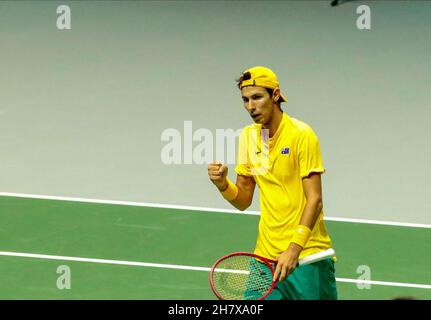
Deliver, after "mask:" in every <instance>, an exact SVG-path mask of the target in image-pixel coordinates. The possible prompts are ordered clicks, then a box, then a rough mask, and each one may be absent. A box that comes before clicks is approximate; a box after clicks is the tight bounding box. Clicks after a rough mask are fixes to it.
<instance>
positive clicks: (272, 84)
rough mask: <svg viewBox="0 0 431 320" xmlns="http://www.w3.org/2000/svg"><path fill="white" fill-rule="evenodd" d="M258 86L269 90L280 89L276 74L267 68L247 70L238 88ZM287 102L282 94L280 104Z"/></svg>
mask: <svg viewBox="0 0 431 320" xmlns="http://www.w3.org/2000/svg"><path fill="white" fill-rule="evenodd" d="M246 86H258V87H264V88H269V89H277V88H279V84H278V79H277V76H276V74H275V73H274V72H273V71H272V70H271V69H268V68H266V67H261V66H256V67H252V68H250V69H247V70H245V71H244V72H243V73H242V75H241V78H239V83H238V87H239V88H240V89H242V88H244V87H246ZM283 101H287V99H286V97H285V96H283V95H282V94H281V92H280V102H283Z"/></svg>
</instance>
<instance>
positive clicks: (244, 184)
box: [208, 162, 256, 211]
mask: <svg viewBox="0 0 431 320" xmlns="http://www.w3.org/2000/svg"><path fill="white" fill-rule="evenodd" d="M227 173H228V168H227V166H226V165H223V164H221V163H219V162H213V163H211V164H209V165H208V176H209V178H210V180H211V182H212V183H213V184H214V185H215V186H216V187H217V188H218V190H219V191H220V192H221V193H222V195H223V196H224V197H225V198H226V200H228V201H229V202H230V203H231V204H232V205H233V206H234V207H235V208H237V209H238V210H241V211H244V210H245V209H247V208H248V207H249V206H250V205H251V203H252V200H253V194H254V189H255V186H256V182H255V181H254V178H253V177H252V176H250V177H249V176H243V175H237V176H236V183H235V185H233V183H232V182H230V181H229V180H228V179H227ZM234 189H236V190H234Z"/></svg>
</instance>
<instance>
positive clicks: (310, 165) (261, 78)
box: [208, 66, 337, 300]
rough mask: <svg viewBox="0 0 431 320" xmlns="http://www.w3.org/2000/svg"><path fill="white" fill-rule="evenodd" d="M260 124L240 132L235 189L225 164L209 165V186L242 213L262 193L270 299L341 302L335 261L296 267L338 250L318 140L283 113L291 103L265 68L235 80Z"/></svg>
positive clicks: (261, 247) (262, 247)
mask: <svg viewBox="0 0 431 320" xmlns="http://www.w3.org/2000/svg"><path fill="white" fill-rule="evenodd" d="M237 82H238V87H239V89H240V90H241V96H242V100H243V103H244V107H245V109H246V111H247V112H248V113H249V115H250V116H251V118H252V119H253V120H254V124H252V125H249V126H246V127H245V128H244V129H243V131H242V132H241V135H240V139H239V145H238V159H237V162H238V163H237V166H236V169H235V171H236V173H237V177H236V183H233V182H232V181H231V180H229V178H228V167H227V166H226V165H224V164H222V163H220V162H213V163H211V164H210V165H209V166H208V175H209V178H210V180H211V181H212V182H213V183H214V185H215V186H216V187H217V188H218V190H219V191H220V193H221V195H222V196H223V197H224V198H225V199H226V200H227V201H229V202H230V203H231V204H232V205H233V206H234V207H236V208H237V209H239V210H245V209H247V208H248V207H249V206H250V205H251V203H252V200H253V194H254V189H255V186H256V184H257V185H258V187H259V195H260V209H261V216H260V220H259V231H258V237H257V241H256V247H255V251H254V253H255V254H257V255H260V256H263V257H266V258H268V259H273V260H277V265H276V269H275V275H274V280H278V283H277V285H276V287H275V289H274V290H273V291H272V292H271V293H270V295H268V297H267V298H266V299H269V300H284V299H287V300H297V299H301V300H304V299H305V300H321V299H337V288H336V282H335V268H334V262H335V256H333V254H331V255H329V256H328V257H327V258H326V259H324V260H321V261H318V262H315V263H312V264H308V265H301V266H297V264H298V260H299V259H302V258H304V257H307V256H310V255H312V254H316V253H320V252H325V251H327V250H328V249H331V248H332V243H331V239H330V237H329V235H328V232H327V229H326V226H325V223H324V221H323V204H322V185H321V175H322V174H323V173H324V172H325V169H324V167H323V164H322V156H321V152H320V145H319V140H318V138H317V136H316V134H315V133H314V131H313V130H312V128H311V127H310V126H309V125H307V124H306V123H304V122H302V121H299V120H297V119H295V118H293V117H290V116H288V115H287V114H286V113H285V112H283V111H282V109H281V103H282V102H286V101H287V99H286V98H285V96H284V95H283V94H282V93H281V91H280V87H279V82H278V79H277V76H276V74H275V73H274V72H273V71H272V70H270V69H268V68H266V67H261V66H256V67H253V68H250V69H248V70H246V71H244V72H243V73H242V75H241V77H240V78H239V79H238V80H237Z"/></svg>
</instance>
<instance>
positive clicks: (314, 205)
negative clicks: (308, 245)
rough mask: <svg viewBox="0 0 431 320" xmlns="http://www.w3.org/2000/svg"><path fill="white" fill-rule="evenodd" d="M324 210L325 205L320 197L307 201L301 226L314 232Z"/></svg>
mask: <svg viewBox="0 0 431 320" xmlns="http://www.w3.org/2000/svg"><path fill="white" fill-rule="evenodd" d="M322 209H323V203H322V199H321V198H320V197H313V198H309V199H307V204H306V205H305V208H304V211H303V213H302V216H301V221H300V222H299V224H300V225H303V226H306V227H308V228H309V229H310V230H313V228H314V224H315V223H316V220H317V217H318V216H319V214H320V212H322Z"/></svg>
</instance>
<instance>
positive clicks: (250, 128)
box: [241, 123, 262, 135]
mask: <svg viewBox="0 0 431 320" xmlns="http://www.w3.org/2000/svg"><path fill="white" fill-rule="evenodd" d="M261 128H262V125H260V124H257V123H252V124H249V125H246V126H245V127H243V128H242V130H241V133H242V134H243V135H244V134H246V135H248V134H250V132H251V131H256V130H258V131H256V132H260V129H261Z"/></svg>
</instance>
